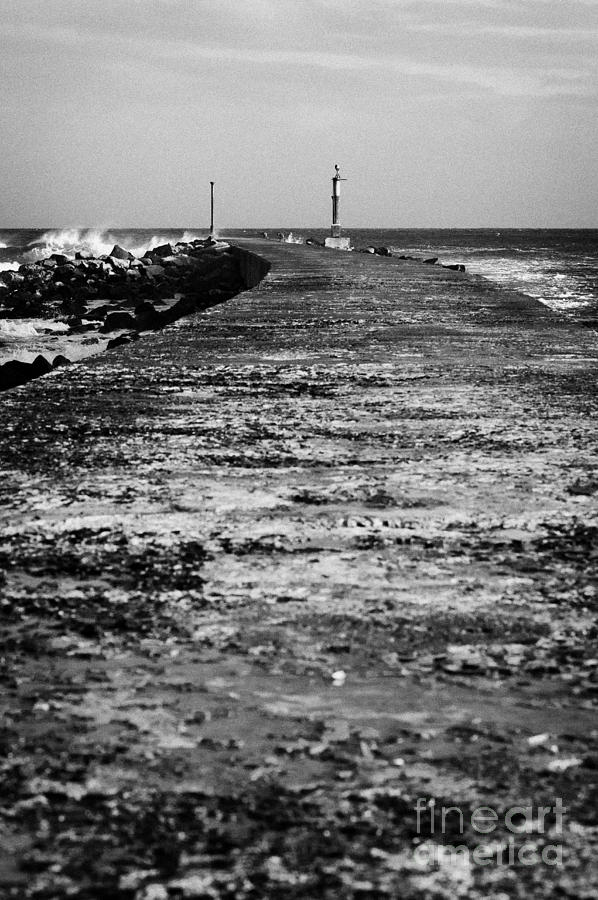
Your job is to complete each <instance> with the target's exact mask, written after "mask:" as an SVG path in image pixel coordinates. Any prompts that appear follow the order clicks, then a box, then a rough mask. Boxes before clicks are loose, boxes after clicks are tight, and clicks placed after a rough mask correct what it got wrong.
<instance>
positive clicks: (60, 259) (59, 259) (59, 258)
mask: <svg viewBox="0 0 598 900" xmlns="http://www.w3.org/2000/svg"><path fill="white" fill-rule="evenodd" d="M50 259H55V260H56V265H58V266H64V265H65V263H67V262H69V261H70V260H69V258H68V256H65V255H64V253H51V254H50Z"/></svg>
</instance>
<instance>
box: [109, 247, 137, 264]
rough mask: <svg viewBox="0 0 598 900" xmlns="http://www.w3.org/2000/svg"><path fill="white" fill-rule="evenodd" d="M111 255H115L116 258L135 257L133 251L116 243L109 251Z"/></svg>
mask: <svg viewBox="0 0 598 900" xmlns="http://www.w3.org/2000/svg"><path fill="white" fill-rule="evenodd" d="M109 256H113V257H114V258H115V259H127V260H128V259H135V257H134V256H133V254H132V253H130V252H129V251H128V250H125V248H124V247H121V246H120V245H119V244H115V245H114V247H113V248H112V250H111V251H110V253H109Z"/></svg>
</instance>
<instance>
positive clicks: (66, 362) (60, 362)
mask: <svg viewBox="0 0 598 900" xmlns="http://www.w3.org/2000/svg"><path fill="white" fill-rule="evenodd" d="M70 364H71V361H70V359H67V358H66V356H63V355H62V353H59V354H58V356H55V357H54V361H53V363H52V366H53V368H54V369H58V368H59V367H60V366H70Z"/></svg>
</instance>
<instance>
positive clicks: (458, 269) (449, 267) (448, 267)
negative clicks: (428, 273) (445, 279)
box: [443, 263, 465, 272]
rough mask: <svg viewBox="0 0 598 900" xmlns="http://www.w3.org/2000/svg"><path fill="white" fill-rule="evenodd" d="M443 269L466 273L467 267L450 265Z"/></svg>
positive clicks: (457, 264)
mask: <svg viewBox="0 0 598 900" xmlns="http://www.w3.org/2000/svg"><path fill="white" fill-rule="evenodd" d="M443 269H452V270H453V272H464V271H465V266H464V265H462V264H461V263H451V264H450V265H446V266H443Z"/></svg>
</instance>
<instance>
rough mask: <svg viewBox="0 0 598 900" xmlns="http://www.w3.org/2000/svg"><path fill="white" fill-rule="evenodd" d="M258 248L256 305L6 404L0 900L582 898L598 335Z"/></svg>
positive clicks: (493, 295) (530, 313) (432, 271)
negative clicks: (261, 262)
mask: <svg viewBox="0 0 598 900" xmlns="http://www.w3.org/2000/svg"><path fill="white" fill-rule="evenodd" d="M243 248H244V249H246V250H248V251H250V252H252V253H255V254H256V255H258V256H264V257H266V258H267V259H268V260H269V262H270V263H271V269H270V271H269V272H268V274H267V275H266V276H265V277H264V278H263V279H262V281H261V282H260V283H259V285H258V286H257V287H256V288H255V289H253V290H252V291H248V292H243V293H241V294H238V295H237V296H236V297H235V298H234V299H233V300H231V302H229V303H225V304H220V305H218V306H215V307H213V308H211V309H209V310H207V311H206V312H205V314H203V315H201V316H192V317H188V318H183V319H181V320H179V322H178V323H177V326H176V327H175V328H167V329H163V330H158V331H155V332H153V333H152V334H151V335H149V336H148V337H147V338H146V339H143V340H139V341H136V342H133V343H131V344H129V345H127V346H124V347H122V348H121V350H120V351H119V352H118V353H106V354H103V355H98V356H96V357H94V358H93V359H92V360H90V361H89V362H88V363H87V364H86V365H85V366H78V367H76V369H75V368H74V367H70V368H68V367H67V368H65V369H63V370H62V371H60V372H59V373H57V374H56V377H51V378H41V379H38V380H37V381H35V382H34V383H31V384H29V385H27V386H26V387H25V388H18V389H16V390H14V391H10V392H7V393H6V394H5V395H4V396H3V398H2V403H1V404H0V459H1V460H2V469H1V476H2V477H1V478H0V491H1V496H2V500H3V504H2V507H1V513H0V523H1V524H2V536H1V538H0V582H1V584H2V603H1V604H0V621H1V622H2V645H1V653H0V680H1V685H2V697H3V716H4V719H3V722H4V730H3V735H2V738H3V741H4V748H5V758H6V765H4V766H3V767H2V769H1V770H0V788H1V790H2V796H3V798H4V799H3V803H2V805H1V808H0V822H1V824H2V827H3V834H4V835H5V838H4V841H5V844H4V846H5V847H7V848H8V849H7V850H6V851H5V854H4V857H3V860H4V868H3V869H2V870H0V885H2V887H4V885H10V886H12V887H13V894H16V896H19V895H21V896H24V897H26V896H27V895H28V893H29V894H30V895H31V896H32V897H35V896H36V895H37V896H38V897H39V896H40V895H41V896H48V895H51V896H58V897H61V896H67V895H68V896H77V894H79V896H81V897H97V896H109V897H119V898H122V900H125V898H126V900H129V898H130V897H136V898H138V900H142V898H147V897H151V896H153V897H164V898H166V897H177V896H179V895H183V896H185V895H186V896H189V897H192V896H193V895H194V894H195V895H196V896H198V895H199V896H201V895H207V896H210V894H211V895H212V896H223V897H235V898H246V900H251V898H253V897H255V896H272V897H275V896H278V895H280V893H281V891H283V892H284V891H287V892H288V891H289V890H290V891H291V892H294V893H295V894H296V896H297V897H302V898H304V900H308V898H313V897H326V896H330V897H345V896H346V897H355V898H357V897H363V896H374V897H378V896H380V897H384V896H386V897H398V896H404V895H409V896H413V897H414V898H420V897H421V898H424V897H428V896H430V895H433V896H439V897H453V896H459V897H461V898H467V900H478V898H479V897H482V896H484V897H487V896H497V890H499V893H505V891H506V892H507V894H508V895H509V896H514V897H515V896H516V897H535V896H546V895H547V894H550V893H551V891H552V892H553V893H554V891H557V892H558V891H559V890H561V889H563V890H565V892H566V893H567V894H569V895H570V896H584V895H585V896H587V895H588V891H591V892H593V893H594V894H595V893H596V887H598V874H597V872H596V868H595V863H594V860H595V859H596V853H597V850H598V846H597V841H596V832H595V828H594V826H593V825H590V823H592V822H594V821H595V808H596V804H595V796H596V790H597V789H598V775H597V772H598V770H597V769H596V763H595V761H596V753H597V751H598V745H597V739H596V733H595V720H596V700H597V696H598V694H597V691H596V684H597V683H598V682H597V677H596V672H597V668H596V665H595V661H596V659H597V658H598V634H597V630H596V616H595V613H596V605H597V602H598V598H597V592H596V577H595V567H596V535H597V532H598V482H597V474H596V473H597V472H598V459H597V456H596V437H595V417H596V414H597V413H598V400H597V398H596V391H595V384H596V377H597V376H598V347H597V344H596V338H595V336H594V335H593V334H591V333H590V332H589V331H588V330H587V329H582V328H578V327H576V326H575V325H574V324H572V323H571V322H569V321H568V320H566V319H565V318H563V317H561V316H559V315H557V314H554V313H552V312H551V311H550V310H548V309H547V308H546V307H545V306H543V305H542V304H540V303H537V302H535V301H533V300H531V299H529V298H526V297H523V296H522V295H520V294H515V293H508V292H504V291H502V290H500V289H498V288H497V287H496V286H493V285H492V284H490V283H489V282H487V281H484V280H481V279H475V278H470V277H469V276H468V275H467V274H463V273H457V272H452V271H450V270H446V269H442V268H440V267H438V266H433V265H427V266H424V265H421V264H420V263H417V262H415V261H410V260H399V259H396V258H394V257H391V258H388V259H386V258H381V257H378V256H376V255H366V254H351V253H343V254H340V253H339V254H337V253H331V252H328V251H324V250H321V249H318V248H316V247H306V246H298V245H285V244H276V243H274V242H271V243H267V242H265V241H257V240H256V241H246V242H243ZM419 798H425V799H426V801H427V800H429V801H431V804H430V805H431V806H433V805H434V804H436V808H437V810H440V809H441V808H443V807H444V808H448V807H452V808H455V807H456V808H457V811H455V810H454V809H453V811H452V813H450V815H449V821H448V828H449V829H450V830H448V831H445V832H444V833H440V832H439V830H438V829H439V827H440V826H439V825H438V819H439V816H438V817H437V820H436V830H435V831H434V830H433V827H434V826H433V824H432V823H431V821H430V816H429V813H427V812H426V810H428V809H429V808H430V806H426V807H425V809H424V812H423V814H421V815H420V818H419V819H418V817H417V815H418V814H417V809H418V807H417V804H418V800H419ZM557 798H560V799H561V800H562V804H563V805H564V806H565V807H566V809H567V813H566V816H565V821H564V824H563V827H562V828H561V830H560V831H556V823H555V820H554V816H553V814H552V813H548V814H547V816H546V818H545V820H544V826H543V827H544V831H543V832H538V831H537V830H536V831H527V830H525V829H524V828H522V829H521V830H519V831H517V833H514V832H512V831H510V830H509V828H508V827H506V826H505V814H506V812H507V811H509V810H511V809H514V808H515V807H518V808H519V813H518V815H519V816H521V815H522V814H521V811H520V809H521V807H527V806H531V805H532V804H533V806H534V809H535V810H537V808H538V806H539V805H542V806H543V807H552V808H554V806H555V805H556V800H557ZM480 806H489V807H491V808H492V809H493V810H495V811H496V813H497V815H496V821H495V822H494V823H493V824H495V826H496V827H495V828H494V829H493V831H492V832H490V833H488V834H487V833H486V832H483V833H479V832H476V831H475V829H472V828H471V826H470V822H471V814H472V811H473V810H475V809H476V808H478V807H480ZM459 810H461V811H463V821H464V823H465V825H463V826H462V825H461V823H460V818H459ZM536 821H537V820H536ZM446 842H448V843H449V846H451V845H458V846H462V845H463V846H465V848H466V850H465V851H464V852H462V853H461V854H460V855H459V862H458V864H456V863H452V862H451V860H450V858H448V857H447V855H446V853H445V855H442V852H441V849H442V851H443V852H444V850H445V847H446ZM530 843H532V844H533V846H532V847H530ZM420 844H421V845H423V852H422V853H421V855H420V854H419V853H416V851H417V850H418V847H419V845H420ZM510 844H512V845H513V847H514V853H513V858H514V860H515V863H514V864H509V858H510V854H509V852H507V853H505V854H504V856H503V858H502V862H500V863H499V862H497V853H498V851H499V850H500V848H501V847H503V846H505V847H507V848H508V849H509V848H510ZM545 844H547V845H549V846H550V847H554V846H556V845H562V847H563V858H564V859H565V860H566V862H567V865H566V869H565V868H564V867H560V866H553V865H552V864H550V865H549V864H546V863H544V862H543V861H542V858H541V853H542V852H543V850H544V845H545ZM479 847H481V848H482V850H483V852H484V853H485V854H486V855H485V858H484V857H483V863H481V864H480V865H478V864H477V861H476V857H472V855H471V854H473V853H474V851H476V849H478V848H479ZM522 849H523V852H522V856H521V857H519V855H518V854H519V851H520V850H522ZM479 858H480V856H479V855H478V857H477V859H479ZM547 858H548V860H549V862H551V861H554V859H555V856H554V850H552V851H550V855H549V856H548V857H547ZM489 860H491V862H489ZM520 860H523V862H522V864H521V865H518V862H519V861H520ZM530 860H533V861H535V862H538V864H537V865H532V864H528V863H529V861H530ZM486 863H487V864H486ZM564 879H566V881H564ZM15 885H16V887H14V886H15ZM497 885H498V887H497ZM7 890H8V888H7ZM8 896H10V894H8Z"/></svg>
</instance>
